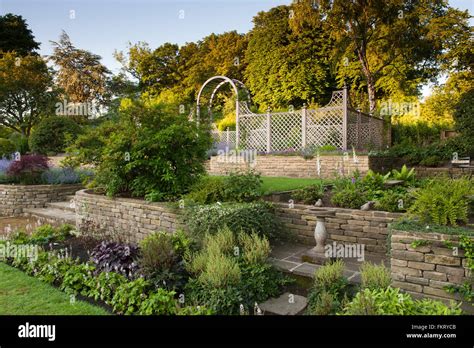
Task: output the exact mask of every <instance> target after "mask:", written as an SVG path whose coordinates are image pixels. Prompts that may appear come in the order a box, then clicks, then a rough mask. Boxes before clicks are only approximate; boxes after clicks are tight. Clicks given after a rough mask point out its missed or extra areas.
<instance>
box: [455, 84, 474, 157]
mask: <svg viewBox="0 0 474 348" xmlns="http://www.w3.org/2000/svg"><path fill="white" fill-rule="evenodd" d="M453 116H454V119H455V121H456V129H457V131H458V132H460V133H461V137H460V138H461V139H458V140H461V141H462V142H464V143H465V144H466V145H467V147H468V149H467V153H466V155H468V156H471V157H473V156H474V88H473V89H470V90H469V91H466V92H465V93H463V95H462V96H461V98H460V100H459V102H458V104H457V105H456V108H455V111H454V115H453Z"/></svg>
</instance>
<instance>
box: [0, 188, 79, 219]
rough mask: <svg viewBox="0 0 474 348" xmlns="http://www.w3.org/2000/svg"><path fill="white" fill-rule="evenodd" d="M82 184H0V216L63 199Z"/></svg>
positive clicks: (18, 213)
mask: <svg viewBox="0 0 474 348" xmlns="http://www.w3.org/2000/svg"><path fill="white" fill-rule="evenodd" d="M81 188H82V185H80V184H78V185H0V216H19V215H22V214H23V209H27V208H44V207H45V206H46V203H51V202H57V201H63V200H65V199H66V196H70V195H74V193H75V192H76V191H78V190H80V189H81Z"/></svg>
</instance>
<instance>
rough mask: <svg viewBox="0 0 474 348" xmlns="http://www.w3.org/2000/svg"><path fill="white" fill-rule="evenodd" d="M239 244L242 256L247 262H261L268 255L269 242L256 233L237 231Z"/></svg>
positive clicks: (265, 259) (263, 261)
mask: <svg viewBox="0 0 474 348" xmlns="http://www.w3.org/2000/svg"><path fill="white" fill-rule="evenodd" d="M238 240H239V245H240V246H241V247H242V257H243V259H244V261H245V262H246V263H248V264H263V263H265V262H266V261H267V259H268V257H269V256H270V251H271V249H270V242H269V241H268V239H266V238H261V237H260V236H259V235H258V234H257V233H255V232H253V233H251V234H248V233H244V232H241V233H239V238H238Z"/></svg>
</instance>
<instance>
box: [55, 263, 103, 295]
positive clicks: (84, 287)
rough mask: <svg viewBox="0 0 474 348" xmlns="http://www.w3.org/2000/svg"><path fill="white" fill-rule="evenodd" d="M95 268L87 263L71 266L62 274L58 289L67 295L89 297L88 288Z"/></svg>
mask: <svg viewBox="0 0 474 348" xmlns="http://www.w3.org/2000/svg"><path fill="white" fill-rule="evenodd" d="M94 271H95V267H94V266H93V265H92V264H89V263H82V264H78V265H73V266H71V267H70V268H69V269H68V270H67V272H66V273H65V274H64V278H63V281H62V283H61V286H60V289H61V290H64V291H66V292H68V293H73V294H81V295H83V296H89V291H90V287H89V286H88V284H92V283H93V282H92V279H93V278H94V274H93V273H94Z"/></svg>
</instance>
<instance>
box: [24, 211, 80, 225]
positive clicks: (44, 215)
mask: <svg viewBox="0 0 474 348" xmlns="http://www.w3.org/2000/svg"><path fill="white" fill-rule="evenodd" d="M23 212H24V213H25V215H26V216H27V217H28V216H31V217H35V218H38V219H39V220H42V221H43V222H45V223H50V224H54V225H60V224H71V225H76V214H75V213H73V212H70V211H66V210H63V209H57V208H52V207H48V208H29V209H24V210H23Z"/></svg>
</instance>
